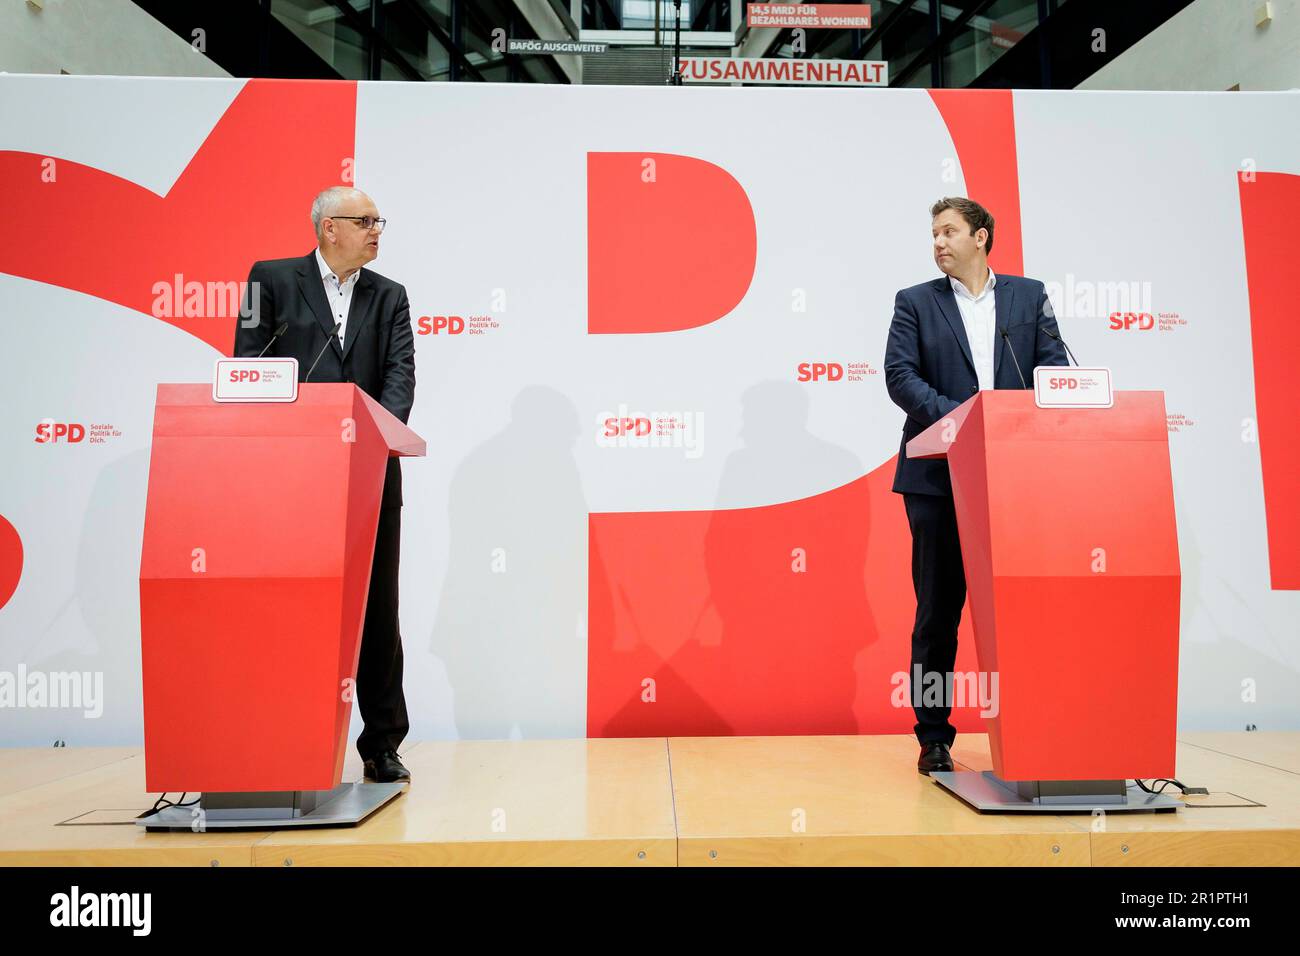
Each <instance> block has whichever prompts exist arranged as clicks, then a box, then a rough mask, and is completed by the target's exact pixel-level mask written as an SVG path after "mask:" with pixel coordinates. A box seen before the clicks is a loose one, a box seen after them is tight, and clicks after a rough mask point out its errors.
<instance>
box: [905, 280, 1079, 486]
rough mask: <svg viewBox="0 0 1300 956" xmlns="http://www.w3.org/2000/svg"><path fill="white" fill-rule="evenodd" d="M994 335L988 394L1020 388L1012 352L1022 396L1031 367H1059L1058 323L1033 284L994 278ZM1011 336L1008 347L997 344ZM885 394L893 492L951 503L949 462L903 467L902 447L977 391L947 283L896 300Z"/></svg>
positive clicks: (917, 288)
mask: <svg viewBox="0 0 1300 956" xmlns="http://www.w3.org/2000/svg"><path fill="white" fill-rule="evenodd" d="M993 298H994V304H995V312H996V317H997V330H996V331H995V332H994V338H993V387H994V388H1021V387H1022V386H1021V384H1020V378H1019V376H1017V375H1016V368H1015V364H1014V363H1013V362H1012V360H1011V354H1010V353H1011V352H1014V354H1015V358H1016V361H1017V362H1019V363H1020V371H1021V373H1023V374H1024V377H1025V383H1026V386H1025V387H1028V388H1033V387H1034V379H1033V369H1034V367H1035V366H1037V365H1065V364H1066V356H1065V349H1064V348H1063V347H1062V345H1061V343H1060V342H1058V341H1056V340H1055V339H1053V338H1051V337H1050V336H1048V335H1046V334H1044V332H1043V329H1045V328H1046V329H1050V330H1051V331H1052V332H1055V333H1056V334H1057V335H1060V334H1061V333H1060V331H1059V330H1058V329H1057V326H1056V317H1055V316H1054V315H1053V313H1052V304H1051V302H1049V301H1048V299H1047V292H1046V290H1045V289H1044V287H1043V284H1042V283H1041V282H1039V281H1038V280H1037V279H1026V278H1024V277H1023V276H1008V275H1002V274H1001V273H998V276H997V284H996V285H995V286H994V287H993ZM1002 329H1006V330H1007V334H1008V335H1009V336H1010V346H1009V347H1008V344H1007V340H1005V339H1003V338H1002V332H1001V330H1002ZM885 387H886V388H887V389H888V391H889V397H890V398H892V399H893V400H894V404H896V405H897V406H898V407H899V408H901V409H902V410H903V411H905V412H907V419H906V420H905V421H904V422H903V439H902V442H901V443H900V444H899V448H898V467H897V468H896V469H895V471H894V489H893V490H894V491H897V492H900V493H908V494H913V493H914V494H925V495H951V494H952V483H951V481H950V479H949V477H948V462H947V461H946V460H944V459H942V458H914V459H908V457H907V451H906V447H905V446H906V445H907V443H908V441H910V440H911V439H912V438H914V437H915V436H916V435H918V434H919V433H921V432H922V431H924V430H925V429H926V428H928V427H929V426H930V425H932V424H934V423H935V422H937V421H938V420H939V419H940V418H942V417H943V416H944V415H947V414H948V413H949V412H950V411H952V410H953V409H954V408H956V407H957V406H958V405H960V404H961V403H962V402H964V401H966V400H967V399H968V398H970V397H971V396H972V395H974V394H975V393H976V392H977V391H979V383H978V380H977V378H976V376H975V363H974V360H973V359H972V358H971V351H970V343H969V342H968V341H967V339H966V326H965V325H964V324H963V323H962V320H961V312H959V311H958V310H957V297H956V295H955V294H954V293H953V291H952V284H951V283H950V282H949V281H948V277H947V276H941V277H940V278H938V279H932V280H931V281H929V282H922V283H921V284H920V285H914V286H912V287H911V288H908V289H903V290H902V291H900V292H899V293H898V297H897V298H896V299H895V300H894V319H893V321H892V322H890V323H889V343H888V345H887V346H886V347H885Z"/></svg>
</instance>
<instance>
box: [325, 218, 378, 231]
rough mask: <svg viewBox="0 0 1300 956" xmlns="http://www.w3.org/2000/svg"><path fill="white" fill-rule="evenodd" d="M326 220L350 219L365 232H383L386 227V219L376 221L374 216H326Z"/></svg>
mask: <svg viewBox="0 0 1300 956" xmlns="http://www.w3.org/2000/svg"><path fill="white" fill-rule="evenodd" d="M326 218H327V219H351V220H352V221H353V222H357V223H360V224H361V228H362V229H364V230H365V231H366V232H369V231H370V230H371V229H374V230H375V231H376V232H383V231H384V227H385V226H386V225H388V220H387V219H376V218H375V217H374V216H327V217H326Z"/></svg>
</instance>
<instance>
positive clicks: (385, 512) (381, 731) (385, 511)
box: [357, 505, 411, 760]
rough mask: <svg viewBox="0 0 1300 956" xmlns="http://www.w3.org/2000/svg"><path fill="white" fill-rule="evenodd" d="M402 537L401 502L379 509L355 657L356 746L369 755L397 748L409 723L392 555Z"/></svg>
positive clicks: (407, 729)
mask: <svg viewBox="0 0 1300 956" xmlns="http://www.w3.org/2000/svg"><path fill="white" fill-rule="evenodd" d="M401 538H402V508H401V506H400V505H398V506H396V507H385V508H380V509H379V528H378V530H377V532H376V534H375V560H374V562H373V563H372V565H371V568H370V594H369V597H367V599H366V620H365V624H364V626H363V627H362V631H361V655H360V659H359V661H358V663H357V709H358V710H359V711H361V719H362V720H363V721H364V722H365V728H364V729H363V730H362V731H361V735H360V736H359V737H357V751H358V752H359V753H360V754H361V759H363V760H368V759H370V758H371V757H374V756H375V755H376V754H379V753H382V752H383V751H385V750H396V749H397V748H398V746H399V745H400V744H401V742H402V740H403V739H405V737H406V734H407V731H409V730H410V729H411V725H410V721H409V720H408V719H407V716H406V695H405V694H403V693H402V635H401V632H400V630H399V629H398V624H397V559H398V550H399V546H400V544H401Z"/></svg>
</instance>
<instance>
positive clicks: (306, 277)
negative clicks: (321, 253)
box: [298, 252, 343, 358]
mask: <svg viewBox="0 0 1300 956" xmlns="http://www.w3.org/2000/svg"><path fill="white" fill-rule="evenodd" d="M298 289H299V290H300V291H301V292H302V295H303V298H304V299H306V300H307V304H308V305H309V306H311V310H312V312H314V313H315V315H316V323H317V324H318V325H319V326H320V327H321V331H322V332H324V333H325V336H326V337H327V338H328V339H329V340H330V341H331V342H332V343H333V347H334V351H335V353H336V354H337V355H338V356H339V358H342V357H343V353H342V352H341V351H340V350H339V337H338V336H337V335H334V334H333V332H334V314H333V313H332V312H330V304H329V302H328V301H327V300H326V299H325V285H324V283H322V282H321V278H320V272H319V271H318V270H317V265H316V253H315V252H310V253H308V254H307V257H306V258H305V259H303V264H302V267H301V268H300V269H299V270H298Z"/></svg>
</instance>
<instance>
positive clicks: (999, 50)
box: [943, 0, 1038, 87]
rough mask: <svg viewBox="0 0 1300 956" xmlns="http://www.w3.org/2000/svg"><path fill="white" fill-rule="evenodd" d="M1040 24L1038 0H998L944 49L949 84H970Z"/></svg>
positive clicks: (965, 27)
mask: <svg viewBox="0 0 1300 956" xmlns="http://www.w3.org/2000/svg"><path fill="white" fill-rule="evenodd" d="M1037 26H1038V0H996V2H994V3H993V4H991V5H990V6H989V8H988V9H987V10H985V11H984V13H983V15H982V16H977V17H971V19H970V21H969V22H967V24H966V25H965V26H964V27H963V28H962V30H961V32H960V33H958V34H957V35H956V36H954V37H953V38H952V39H951V40H950V41H948V43H947V45H946V47H945V49H944V58H943V82H944V85H945V86H950V87H957V86H968V85H970V83H971V81H972V80H974V79H975V78H976V77H977V76H979V75H980V74H981V73H983V72H984V71H985V70H987V69H988V68H989V67H990V66H992V65H993V64H994V63H996V62H997V60H998V58H999V57H1000V56H1002V54H1004V53H1006V52H1007V50H1009V49H1011V48H1012V47H1013V46H1015V45H1016V44H1017V43H1019V42H1020V41H1021V39H1023V38H1024V36H1025V34H1027V33H1028V32H1029V31H1030V30H1033V29H1034V28H1035V27H1037Z"/></svg>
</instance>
